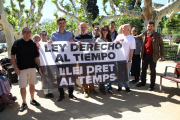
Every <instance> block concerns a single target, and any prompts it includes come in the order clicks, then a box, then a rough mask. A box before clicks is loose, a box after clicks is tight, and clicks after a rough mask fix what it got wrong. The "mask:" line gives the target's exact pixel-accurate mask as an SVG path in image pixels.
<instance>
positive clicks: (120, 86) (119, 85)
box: [118, 64, 131, 88]
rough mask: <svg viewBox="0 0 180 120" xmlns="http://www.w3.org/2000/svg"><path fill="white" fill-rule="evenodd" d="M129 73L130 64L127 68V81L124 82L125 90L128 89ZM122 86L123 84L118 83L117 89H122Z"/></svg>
mask: <svg viewBox="0 0 180 120" xmlns="http://www.w3.org/2000/svg"><path fill="white" fill-rule="evenodd" d="M130 71H131V64H130V66H129V67H128V68H127V74H128V81H125V82H124V85H125V88H128V87H129V73H130ZM122 86H123V82H118V87H119V88H122Z"/></svg>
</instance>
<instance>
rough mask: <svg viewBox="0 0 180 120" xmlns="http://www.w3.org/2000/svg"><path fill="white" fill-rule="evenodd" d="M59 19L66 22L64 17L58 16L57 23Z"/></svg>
mask: <svg viewBox="0 0 180 120" xmlns="http://www.w3.org/2000/svg"><path fill="white" fill-rule="evenodd" d="M61 20H64V21H65V22H66V19H65V18H63V17H59V18H58V19H57V23H58V22H59V21H61Z"/></svg>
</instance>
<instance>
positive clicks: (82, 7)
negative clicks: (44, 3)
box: [51, 0, 121, 29]
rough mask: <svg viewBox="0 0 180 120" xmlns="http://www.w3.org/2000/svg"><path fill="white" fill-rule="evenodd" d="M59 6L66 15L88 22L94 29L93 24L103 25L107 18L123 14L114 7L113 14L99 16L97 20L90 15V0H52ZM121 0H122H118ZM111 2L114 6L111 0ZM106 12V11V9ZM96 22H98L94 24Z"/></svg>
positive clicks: (118, 16)
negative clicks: (118, 12) (88, 7)
mask: <svg viewBox="0 0 180 120" xmlns="http://www.w3.org/2000/svg"><path fill="white" fill-rule="evenodd" d="M51 1H52V2H53V3H54V4H55V5H56V7H57V10H58V11H59V12H62V13H64V14H65V15H67V16H69V17H71V18H73V19H75V20H76V22H78V23H80V22H86V23H87V26H88V27H90V28H92V29H93V25H97V26H99V25H101V24H102V23H103V22H104V21H105V20H109V19H116V18H120V17H121V15H119V14H118V15H117V14H116V11H115V10H114V9H113V10H112V14H108V15H107V16H97V17H96V19H95V20H93V19H92V17H90V16H89V14H88V10H87V5H88V0H69V1H68V2H67V1H66V2H67V3H64V2H65V1H64V0H60V1H59V0H51ZM118 1H121V0H118ZM109 4H110V5H111V7H112V3H111V1H109ZM105 12H106V11H105ZM94 23H96V24H94Z"/></svg>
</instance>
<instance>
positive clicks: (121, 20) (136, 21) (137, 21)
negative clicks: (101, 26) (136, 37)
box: [108, 15, 142, 33]
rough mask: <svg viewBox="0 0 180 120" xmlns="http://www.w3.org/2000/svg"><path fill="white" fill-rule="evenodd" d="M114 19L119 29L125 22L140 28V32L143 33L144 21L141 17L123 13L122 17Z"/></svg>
mask: <svg viewBox="0 0 180 120" xmlns="http://www.w3.org/2000/svg"><path fill="white" fill-rule="evenodd" d="M114 21H115V23H116V28H115V29H116V30H118V28H119V27H120V26H121V25H123V24H130V25H131V27H136V28H137V29H138V33H141V30H142V22H141V19H140V18H137V17H129V16H126V15H122V17H121V18H118V19H115V20H114ZM108 25H109V24H108Z"/></svg>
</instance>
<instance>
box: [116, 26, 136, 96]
mask: <svg viewBox="0 0 180 120" xmlns="http://www.w3.org/2000/svg"><path fill="white" fill-rule="evenodd" d="M130 30H131V26H130V25H129V24H125V25H123V28H122V32H123V34H119V35H118V36H117V37H116V39H115V41H119V42H121V44H122V49H123V51H124V55H125V58H126V61H127V64H126V67H127V74H128V81H124V85H125V88H126V91H127V92H128V93H130V91H131V90H130V89H129V73H130V70H131V61H132V57H133V52H134V49H136V43H135V39H134V37H133V36H131V35H130ZM122 39H124V41H121V40H122ZM122 85H123V82H118V91H122Z"/></svg>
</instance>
